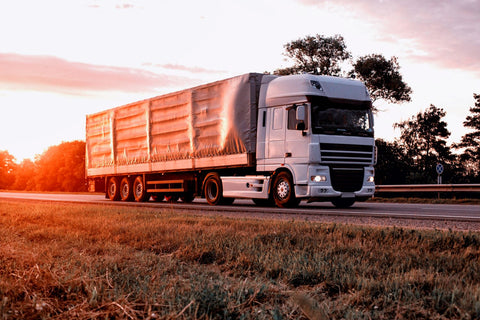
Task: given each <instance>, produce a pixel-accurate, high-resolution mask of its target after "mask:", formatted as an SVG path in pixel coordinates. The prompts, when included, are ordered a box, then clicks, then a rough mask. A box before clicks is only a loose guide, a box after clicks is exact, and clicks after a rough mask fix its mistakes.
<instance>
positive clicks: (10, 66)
mask: <svg viewBox="0 0 480 320" xmlns="http://www.w3.org/2000/svg"><path fill="white" fill-rule="evenodd" d="M192 82H194V80H193V79H189V78H185V77H178V76H171V75H161V74H157V73H153V72H149V71H146V70H142V69H136V68H125V67H113V66H102V65H93V64H87V63H81V62H71V61H67V60H64V59H61V58H57V57H53V56H29V55H20V54H12V53H3V54H2V53H0V86H2V87H6V88H10V89H17V90H19V89H20V90H22V89H23V90H38V91H54V92H62V93H76V94H79V93H80V94H81V93H84V92H90V91H125V92H146V91H155V90H157V89H158V88H162V87H175V86H184V85H189V84H191V83H192Z"/></svg>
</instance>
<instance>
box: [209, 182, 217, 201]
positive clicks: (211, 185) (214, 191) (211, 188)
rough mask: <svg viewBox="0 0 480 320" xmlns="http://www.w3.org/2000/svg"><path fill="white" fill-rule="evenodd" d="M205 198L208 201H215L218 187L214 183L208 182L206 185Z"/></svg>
mask: <svg viewBox="0 0 480 320" xmlns="http://www.w3.org/2000/svg"><path fill="white" fill-rule="evenodd" d="M207 196H208V198H209V199H212V200H213V199H216V198H217V196H218V187H217V184H216V183H215V182H214V181H210V182H209V183H208V185H207Z"/></svg>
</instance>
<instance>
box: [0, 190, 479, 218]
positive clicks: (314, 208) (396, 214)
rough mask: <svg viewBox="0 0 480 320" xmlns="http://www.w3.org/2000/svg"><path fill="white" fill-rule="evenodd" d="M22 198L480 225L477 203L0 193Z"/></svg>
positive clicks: (236, 213)
mask: <svg viewBox="0 0 480 320" xmlns="http://www.w3.org/2000/svg"><path fill="white" fill-rule="evenodd" d="M2 198H5V199H23V200H37V201H38V200H40V201H53V202H74V203H94V204H104V205H128V206H143V207H145V206H146V207H153V208H156V207H158V208H175V209H178V210H184V211H195V212H198V213H201V214H208V213H210V214H212V213H213V214H222V215H229V216H238V217H271V216H274V217H276V218H281V219H307V220H324V219H321V218H325V217H350V218H352V217H355V218H370V219H372V218H383V219H385V218H387V219H409V220H412V219H413V220H433V221H454V222H470V223H479V224H480V205H452V204H406V203H376V202H363V203H361V202H360V203H355V204H354V205H353V206H352V207H351V208H348V209H337V208H335V207H333V205H331V204H330V203H327V202H325V203H323V202H317V203H308V204H307V203H305V202H302V203H301V204H300V206H299V207H298V208H294V209H280V208H270V207H258V206H255V205H254V204H253V202H252V201H251V200H240V199H237V200H235V203H234V204H233V205H231V206H210V205H208V204H206V202H205V200H204V199H196V200H195V201H194V202H193V203H191V204H184V203H181V202H178V203H174V204H172V203H166V202H162V203H157V202H152V201H150V202H145V203H135V202H113V201H110V200H108V199H105V196H104V195H99V194H68V193H24V192H0V199H2Z"/></svg>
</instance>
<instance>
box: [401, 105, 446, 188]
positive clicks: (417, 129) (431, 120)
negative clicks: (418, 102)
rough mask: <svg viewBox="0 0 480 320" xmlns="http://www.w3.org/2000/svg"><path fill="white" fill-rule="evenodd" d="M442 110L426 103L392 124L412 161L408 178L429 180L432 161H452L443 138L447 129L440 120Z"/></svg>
mask: <svg viewBox="0 0 480 320" xmlns="http://www.w3.org/2000/svg"><path fill="white" fill-rule="evenodd" d="M445 114H446V113H445V111H444V110H443V109H441V108H437V107H435V106H434V105H430V107H429V108H428V109H427V110H425V111H424V112H419V113H418V114H417V115H416V116H414V117H412V118H410V119H409V120H406V121H404V122H400V123H395V124H394V127H395V128H399V129H400V132H401V134H400V138H399V141H400V145H401V146H402V148H403V149H404V153H405V156H406V157H407V158H408V159H411V160H412V161H413V166H414V171H413V172H412V173H411V178H410V179H411V180H412V181H411V182H416V183H433V182H435V180H436V179H435V178H436V175H437V174H436V172H435V166H436V164H437V163H438V162H441V163H444V164H446V163H452V162H453V160H454V157H453V156H452V154H451V152H450V148H448V147H447V141H446V139H447V138H448V137H449V136H450V132H449V131H448V130H447V123H446V122H445V121H443V120H442V118H443V117H445Z"/></svg>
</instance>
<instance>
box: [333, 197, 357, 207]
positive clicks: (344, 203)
mask: <svg viewBox="0 0 480 320" xmlns="http://www.w3.org/2000/svg"><path fill="white" fill-rule="evenodd" d="M354 203H355V199H352V198H348V199H342V198H338V199H334V200H332V204H333V205H334V206H335V207H337V208H348V207H351V206H352V205H353V204H354Z"/></svg>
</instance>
